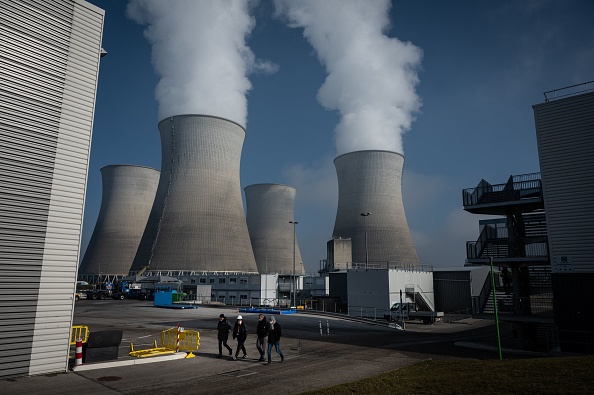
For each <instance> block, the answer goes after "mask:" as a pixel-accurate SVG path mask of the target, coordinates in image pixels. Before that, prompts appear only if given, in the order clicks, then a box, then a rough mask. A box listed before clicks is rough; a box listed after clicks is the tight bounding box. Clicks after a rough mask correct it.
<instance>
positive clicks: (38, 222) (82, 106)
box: [0, 0, 103, 376]
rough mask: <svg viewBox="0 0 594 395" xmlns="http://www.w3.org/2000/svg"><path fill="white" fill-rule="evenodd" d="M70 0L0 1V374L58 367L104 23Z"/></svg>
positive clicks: (68, 315)
mask: <svg viewBox="0 0 594 395" xmlns="http://www.w3.org/2000/svg"><path fill="white" fill-rule="evenodd" d="M76 8H77V11H75V10H74V2H73V1H70V0H61V1H54V2H46V1H39V0H27V1H23V2H12V1H7V0H0V52H1V53H2V54H3V57H2V58H1V59H0V74H1V75H0V78H1V80H2V81H3V82H5V83H3V84H2V86H1V87H0V308H1V310H0V311H1V312H2V313H1V314H0V376H10V375H15V374H26V373H29V374H39V373H44V372H55V371H64V370H65V368H66V363H67V358H68V343H69V338H68V337H69V332H70V325H71V321H72V310H73V289H74V283H75V279H76V266H77V262H78V252H79V251H78V249H79V244H80V232H81V224H82V209H83V203H84V189H85V184H86V175H87V166H88V154H89V145H90V134H91V128H92V116H93V107H94V97H95V90H96V83H97V71H98V62H99V52H100V43H101V30H102V26H103V11H102V10H100V9H99V8H97V7H94V6H91V5H87V4H85V3H82V2H77V3H76ZM81 11H83V12H86V13H88V14H89V15H87V16H85V17H84V18H78V20H80V21H81V24H80V26H78V27H77V26H76V25H77V23H76V21H75V23H74V26H75V27H74V28H72V29H71V27H72V26H73V24H72V23H71V22H72V18H73V12H74V13H75V14H76V16H79V15H81ZM75 19H76V17H75ZM71 30H72V32H75V36H76V35H78V36H80V37H71ZM69 48H70V52H69ZM67 63H68V64H67ZM73 68H74V69H73ZM63 107H71V110H66V109H63ZM60 111H63V112H66V114H65V115H64V116H61V114H60ZM61 123H63V127H62V125H61ZM54 175H55V179H52V178H53V176H54ZM40 282H41V284H40ZM34 328H35V329H34ZM33 346H34V347H35V349H36V350H38V351H39V350H41V352H37V353H36V354H35V355H34V356H33V358H30V355H31V348H32V347H33Z"/></svg>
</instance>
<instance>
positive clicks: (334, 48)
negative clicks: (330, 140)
mask: <svg viewBox="0 0 594 395" xmlns="http://www.w3.org/2000/svg"><path fill="white" fill-rule="evenodd" d="M390 7H391V1H390V0H374V1H360V0H324V1H319V0H299V1H294V0H275V12H276V16H277V17H282V18H286V19H287V20H288V23H289V26H291V27H294V28H303V35H304V37H305V38H306V39H307V40H308V41H309V43H310V44H311V45H312V46H313V48H314V49H315V51H316V53H317V55H318V58H319V60H320V62H321V63H322V65H324V66H325V68H326V71H327V73H328V75H327V77H326V80H325V82H324V84H323V85H322V86H321V88H320V90H319V91H318V100H319V102H320V104H322V106H324V107H325V108H327V109H332V110H338V111H339V112H340V115H341V120H340V122H339V124H338V126H337V127H336V150H337V154H338V155H340V154H343V153H347V152H352V151H358V150H369V149H381V150H389V151H394V152H400V153H403V148H402V134H403V133H404V132H406V131H407V130H409V129H410V128H411V125H412V122H413V121H414V115H415V113H416V112H418V111H419V109H420V107H421V101H420V99H419V97H418V96H417V94H416V92H415V87H416V86H417V84H418V83H419V79H418V76H417V72H416V70H417V68H418V67H420V63H421V58H422V51H421V50H420V49H419V48H418V47H416V46H414V45H413V44H411V43H408V42H407V43H404V42H402V41H400V40H398V39H397V38H390V37H388V36H386V35H385V34H384V31H385V30H386V29H387V28H388V27H389V24H390V20H389V15H388V12H389V10H390Z"/></svg>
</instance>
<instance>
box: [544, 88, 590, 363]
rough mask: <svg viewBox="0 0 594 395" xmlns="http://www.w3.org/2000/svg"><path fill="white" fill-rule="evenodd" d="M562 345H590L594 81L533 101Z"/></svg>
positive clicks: (575, 347)
mask: <svg viewBox="0 0 594 395" xmlns="http://www.w3.org/2000/svg"><path fill="white" fill-rule="evenodd" d="M533 109H534V120H535V125H536V138H537V145H538V156H539V160H540V173H541V177H542V184H543V195H544V205H545V213H546V219H547V233H548V246H549V255H550V263H551V273H552V275H551V278H552V285H553V296H554V307H555V324H556V325H557V328H558V330H559V341H560V346H561V349H562V350H567V351H583V350H584V349H585V347H587V348H588V349H587V351H588V352H590V353H592V352H594V348H593V347H592V344H593V343H594V306H593V305H592V301H593V300H594V242H593V236H594V199H592V185H594V156H593V155H592V152H594V81H590V82H587V83H584V84H579V85H574V86H570V87H567V88H563V89H558V90H554V91H550V92H546V93H545V101H544V102H543V103H540V104H536V105H534V106H533Z"/></svg>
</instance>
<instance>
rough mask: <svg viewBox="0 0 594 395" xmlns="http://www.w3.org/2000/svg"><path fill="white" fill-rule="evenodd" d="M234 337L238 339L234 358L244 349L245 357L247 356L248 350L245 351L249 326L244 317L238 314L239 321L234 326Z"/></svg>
mask: <svg viewBox="0 0 594 395" xmlns="http://www.w3.org/2000/svg"><path fill="white" fill-rule="evenodd" d="M233 339H237V349H236V350H235V356H233V360H236V359H237V356H238V355H239V350H241V351H243V357H244V358H247V352H246V351H245V345H244V343H245V339H247V326H246V324H245V322H243V317H242V316H240V315H238V316H237V321H235V327H234V328H233Z"/></svg>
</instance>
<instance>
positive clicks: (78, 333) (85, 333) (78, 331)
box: [70, 325, 89, 346]
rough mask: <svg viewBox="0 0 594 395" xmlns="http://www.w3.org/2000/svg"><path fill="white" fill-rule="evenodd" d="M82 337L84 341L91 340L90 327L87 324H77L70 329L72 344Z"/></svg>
mask: <svg viewBox="0 0 594 395" xmlns="http://www.w3.org/2000/svg"><path fill="white" fill-rule="evenodd" d="M78 339H81V341H82V342H83V343H86V342H87V341H88V340H89V327H88V326H86V325H75V326H73V327H72V330H71V331H70V345H71V346H74V345H76V341H77V340H78Z"/></svg>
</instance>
